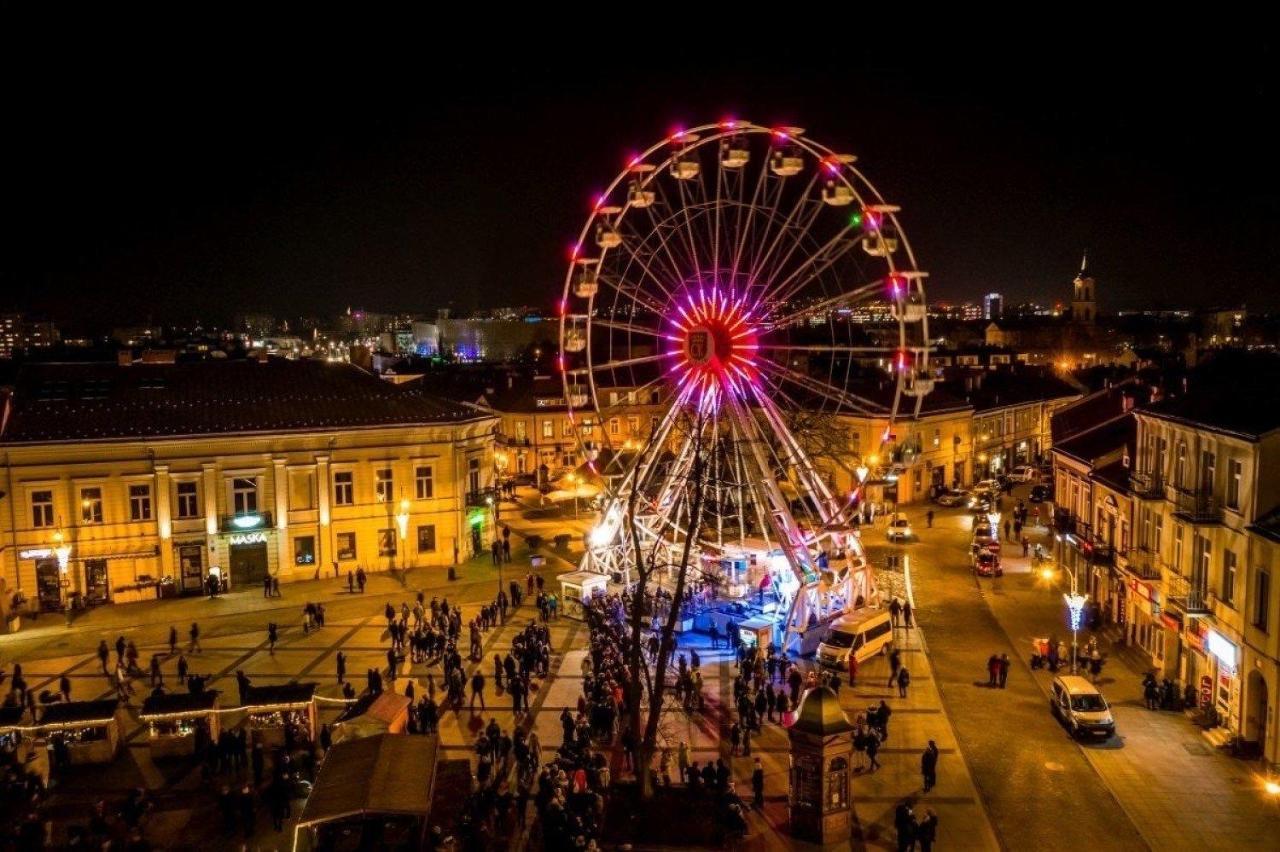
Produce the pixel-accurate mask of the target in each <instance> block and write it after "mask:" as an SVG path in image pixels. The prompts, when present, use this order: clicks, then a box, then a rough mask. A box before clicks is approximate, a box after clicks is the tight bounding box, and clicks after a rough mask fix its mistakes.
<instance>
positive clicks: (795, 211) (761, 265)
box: [748, 172, 822, 280]
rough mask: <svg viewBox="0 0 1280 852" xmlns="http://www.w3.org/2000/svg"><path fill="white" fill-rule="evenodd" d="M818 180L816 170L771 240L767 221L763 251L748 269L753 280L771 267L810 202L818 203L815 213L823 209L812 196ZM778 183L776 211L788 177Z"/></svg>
mask: <svg viewBox="0 0 1280 852" xmlns="http://www.w3.org/2000/svg"><path fill="white" fill-rule="evenodd" d="M817 180H818V174H817V172H814V174H813V175H812V176H811V177H810V178H809V182H808V183H807V184H806V185H805V188H804V190H803V191H802V192H801V193H800V195H799V197H798V198H796V201H795V204H793V205H792V206H791V209H790V210H789V211H788V212H787V215H786V217H785V218H783V220H782V222H781V223H780V224H779V225H778V228H777V233H775V234H773V235H772V239H771V240H770V229H769V222H768V221H766V223H765V230H764V234H763V235H762V238H761V244H760V245H761V251H760V252H759V253H757V254H756V256H755V257H753V258H752V261H751V268H750V269H749V270H748V273H749V274H750V276H751V278H752V279H753V280H755V279H756V278H757V277H758V276H760V275H761V273H762V272H763V271H764V270H765V269H768V268H769V260H770V258H771V257H773V253H774V252H775V251H777V248H778V246H779V245H780V244H781V243H782V240H783V238H784V237H786V235H787V234H788V232H789V231H790V229H792V228H793V227H796V225H795V223H796V221H797V219H798V217H799V216H800V215H801V214H802V213H803V212H804V210H805V209H806V208H807V207H809V206H810V204H815V205H816V210H815V214H816V212H817V211H820V210H821V209H822V202H821V201H815V200H814V199H813V198H812V193H813V188H814V186H815V185H816V184H817ZM777 185H778V189H777V196H776V198H775V199H774V202H773V207H772V209H773V211H774V212H775V213H776V212H777V205H778V204H779V203H780V202H781V201H782V194H783V190H784V189H785V188H786V179H785V178H779V179H778V180H777ZM773 218H776V217H773ZM812 221H813V217H811V218H810V220H809V224H810V226H811V225H812Z"/></svg>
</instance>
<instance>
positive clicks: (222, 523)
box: [218, 512, 271, 532]
mask: <svg viewBox="0 0 1280 852" xmlns="http://www.w3.org/2000/svg"><path fill="white" fill-rule="evenodd" d="M218 528H219V529H221V530H222V531H223V532H250V531H252V530H268V529H271V513H270V512H237V513H236V514H234V515H223V516H222V517H221V518H219V519H218Z"/></svg>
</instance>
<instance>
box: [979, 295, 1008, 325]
mask: <svg viewBox="0 0 1280 852" xmlns="http://www.w3.org/2000/svg"><path fill="white" fill-rule="evenodd" d="M1003 315H1004V296H1002V295H1000V294H999V293H988V294H987V295H985V296H983V297H982V318H983V319H986V320H998V319H1000V318H1001V317H1002V316H1003Z"/></svg>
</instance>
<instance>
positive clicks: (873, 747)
mask: <svg viewBox="0 0 1280 852" xmlns="http://www.w3.org/2000/svg"><path fill="white" fill-rule="evenodd" d="M879 751H880V737H879V736H877V735H876V732H875V731H868V732H867V737H866V752H867V760H868V761H870V763H869V764H868V766H867V771H868V772H874V771H876V770H877V769H879V768H880V761H878V760H876V754H877V752H879Z"/></svg>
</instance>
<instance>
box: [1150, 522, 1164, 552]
mask: <svg viewBox="0 0 1280 852" xmlns="http://www.w3.org/2000/svg"><path fill="white" fill-rule="evenodd" d="M1163 546H1164V515H1160V514H1156V513H1154V512H1153V513H1152V517H1151V552H1152V553H1159V552H1160V548H1161V547H1163Z"/></svg>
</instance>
